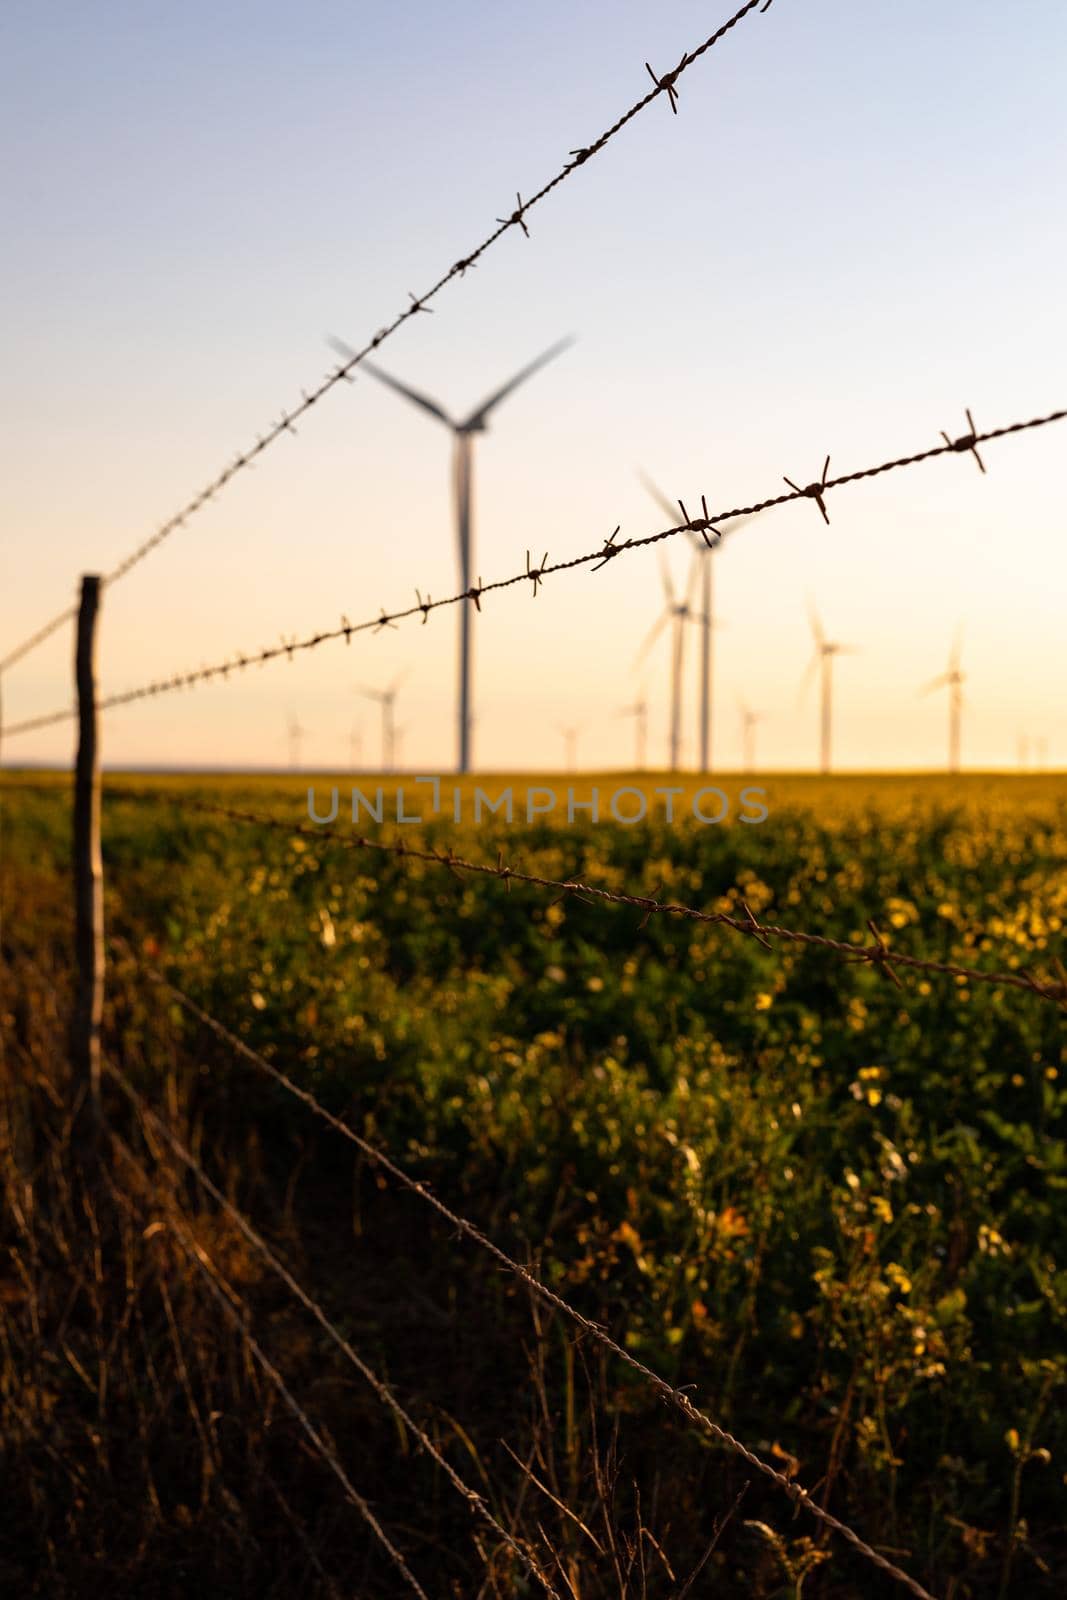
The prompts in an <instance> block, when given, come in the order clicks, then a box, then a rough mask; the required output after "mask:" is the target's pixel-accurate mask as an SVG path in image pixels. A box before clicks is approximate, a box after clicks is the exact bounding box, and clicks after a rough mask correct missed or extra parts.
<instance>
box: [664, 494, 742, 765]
mask: <svg viewBox="0 0 1067 1600" xmlns="http://www.w3.org/2000/svg"><path fill="white" fill-rule="evenodd" d="M637 476H638V477H639V478H640V479H641V482H642V483H643V484H644V486H645V488H646V489H647V490H648V492H649V494H650V495H651V496H652V498H653V500H655V502H656V504H657V505H658V506H659V508H660V510H661V511H662V512H663V513H664V514H665V515H666V516H668V517H670V519H671V523H672V524H674V523H676V522H677V521H678V516H679V512H680V511H681V504H680V502H675V503H674V504H672V503H671V501H670V500H669V499H668V498H667V496H666V495H665V494H664V493H663V491H662V489H660V488H658V486H657V485H656V484H655V483H653V481H652V479H651V478H649V477H647V476H646V474H645V473H643V472H639V473H638V474H637ZM753 515H754V513H753ZM751 521H752V517H751V516H748V517H733V518H731V519H730V521H729V523H723V525H722V536H723V538H725V537H726V535H727V534H729V533H736V531H737V529H738V528H741V527H743V526H744V524H745V523H746V522H751ZM690 538H691V539H692V541H693V560H694V561H695V562H698V563H699V564H700V568H701V588H700V612H701V634H700V770H701V772H710V771H711V718H712V653H713V648H714V641H713V639H712V629H713V628H714V627H715V622H714V618H713V613H712V565H711V557H712V555H713V554H714V552H715V550H716V549H717V548H718V541H716V542H715V543H714V544H708V543H707V541H706V540H705V538H704V536H703V534H700V533H691V534H690Z"/></svg>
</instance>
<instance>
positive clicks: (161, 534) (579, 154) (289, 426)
mask: <svg viewBox="0 0 1067 1600" xmlns="http://www.w3.org/2000/svg"><path fill="white" fill-rule="evenodd" d="M770 4H771V0H746V3H745V4H744V5H743V6H741V7H740V8H739V9H738V10H737V11H735V12H734V14H733V16H732V17H731V18H730V19H729V21H727V22H724V23H723V24H722V25H721V27H718V28H716V30H715V32H714V33H712V34H710V35H709V36H708V38H706V39H705V40H704V42H703V44H700V45H698V46H697V47H696V48H695V49H694V50H689V51H686V53H685V54H684V55H683V56H682V58H681V60H680V61H679V63H678V65H677V66H676V67H675V68H673V70H672V71H670V72H665V73H662V74H661V75H660V76H659V77H656V75H655V74H654V73H653V72H652V69H651V67H648V68H647V70H648V72H649V73H650V74H651V76H652V81H653V88H652V89H650V90H649V92H648V94H646V95H644V96H642V98H641V99H640V100H638V101H636V103H635V104H634V105H632V106H631V107H630V109H629V110H628V111H626V112H624V113H623V115H622V116H621V117H619V118H618V119H617V120H616V121H615V122H613V123H612V125H611V127H610V128H608V129H606V130H605V132H604V133H602V134H601V135H600V137H599V138H597V139H594V140H593V142H592V143H591V144H588V145H584V146H582V147H580V148H579V149H576V150H572V151H571V152H570V154H571V156H572V157H573V159H572V160H571V161H568V162H567V163H566V164H565V165H564V166H563V168H562V169H561V170H560V171H559V172H558V173H556V175H555V177H553V178H552V179H551V180H550V181H549V182H548V183H545V184H543V185H542V186H541V188H540V189H538V190H537V192H536V193H535V194H533V195H531V196H530V198H529V199H528V200H523V199H522V196H521V194H516V196H515V199H516V206H515V209H514V210H513V211H511V212H510V214H509V215H508V216H505V217H500V218H498V219H497V226H496V227H495V228H494V229H493V230H492V232H491V233H489V234H488V235H487V236H486V238H484V239H483V240H482V242H481V244H480V245H478V246H477V247H476V249H474V250H472V251H471V252H470V253H469V255H465V256H460V258H459V259H458V260H457V261H455V262H453V264H452V266H451V267H449V269H448V271H447V272H445V273H443V274H442V275H441V276H440V277H439V278H438V280H437V282H436V283H435V284H434V285H433V287H432V288H430V289H427V290H426V291H425V293H423V294H421V295H418V296H416V295H409V296H408V300H409V303H408V304H407V305H406V306H404V307H403V308H402V309H401V310H400V311H399V312H398V313H397V315H396V316H395V317H394V318H393V320H392V321H391V322H389V323H387V324H386V325H385V327H383V328H379V330H378V332H377V333H376V334H375V335H374V337H373V338H372V339H369V340H368V341H367V343H366V344H364V345H363V347H362V348H361V349H359V350H356V351H353V353H352V355H351V356H349V357H347V358H346V359H345V360H344V361H343V362H342V363H341V364H340V365H339V366H338V367H336V368H334V369H333V370H332V371H331V372H329V373H328V374H327V376H326V377H325V378H323V379H322V380H321V382H319V383H318V384H317V385H316V386H315V388H313V389H311V390H306V389H305V390H304V391H303V392H302V395H301V399H300V401H299V403H298V404H297V405H294V406H293V407H292V408H291V409H290V410H288V411H283V412H282V415H281V418H280V420H279V421H277V422H274V423H272V424H271V426H270V427H269V428H268V429H267V431H266V433H264V434H261V435H260V436H259V437H258V438H257V440H256V443H255V444H254V445H253V446H252V447H251V448H250V449H248V450H246V451H244V452H243V453H242V454H239V455H237V456H236V457H235V458H234V460H233V461H232V462H231V463H230V464H229V466H227V467H225V468H224V469H223V470H222V471H221V472H219V473H218V474H217V475H216V476H215V477H214V478H213V479H212V480H211V482H210V483H209V484H208V485H207V486H206V488H204V489H201V490H200V492H199V493H198V494H196V495H194V496H193V497H192V499H191V500H188V501H187V502H186V503H185V505H184V506H183V507H182V509H181V510H180V511H178V512H176V513H175V515H174V516H172V517H170V518H169V519H168V521H166V522H164V523H163V524H162V526H161V527H160V528H158V529H157V530H156V532H155V533H153V534H152V535H151V536H150V537H149V538H147V539H145V540H144V541H143V542H142V543H141V544H139V545H138V546H137V547H136V549H134V550H132V551H131V552H130V554H129V555H127V556H126V557H124V559H123V560H122V561H120V562H119V563H118V565H117V566H116V567H114V568H113V569H112V570H111V571H110V572H108V573H106V574H105V576H104V582H105V583H108V584H111V583H116V582H118V580H119V579H120V578H123V577H125V576H126V574H127V573H128V572H129V571H130V570H131V568H133V567H135V566H136V565H137V564H138V563H139V562H140V561H143V560H144V558H145V556H147V555H148V554H150V552H151V551H153V550H154V549H156V547H157V546H158V545H160V544H162V543H163V541H164V540H165V539H167V538H169V536H170V535H171V534H172V533H174V532H175V531H176V529H178V528H180V527H182V526H183V525H184V524H185V523H186V522H188V521H189V520H190V518H192V517H194V516H195V515H196V514H197V512H199V511H201V510H202V509H203V507H204V506H205V505H207V504H208V502H209V501H211V500H213V499H214V498H215V496H216V495H217V494H219V493H220V491H221V490H222V489H224V488H225V487H226V485H227V484H228V483H229V482H230V480H231V479H232V478H234V477H236V476H237V474H238V473H240V472H242V471H244V470H245V469H246V468H250V467H252V466H253V465H254V464H255V462H256V461H257V459H258V458H259V457H260V456H261V455H262V454H263V452H264V451H265V450H267V449H269V448H270V446H271V445H272V444H274V443H275V442H276V441H277V440H278V439H280V438H281V437H282V435H283V434H286V433H291V434H295V432H296V427H295V424H296V423H297V422H299V421H300V420H301V419H302V418H303V417H304V416H305V415H306V414H307V413H308V412H309V411H310V410H311V408H312V406H314V405H317V404H318V402H319V401H320V400H322V399H323V398H324V397H325V396H326V395H327V394H329V393H330V391H331V390H332V389H335V388H336V387H337V385H338V384H340V383H348V382H352V381H353V380H352V371H353V369H354V368H355V367H357V366H358V365H359V364H360V362H361V361H363V360H364V359H365V357H367V356H368V355H370V354H371V352H372V351H373V350H377V348H378V347H379V345H381V344H383V343H384V342H385V340H386V339H388V338H390V337H391V336H392V335H393V334H394V333H396V331H397V329H398V328H401V327H402V326H403V325H404V323H405V322H409V321H410V320H411V318H412V317H416V316H418V315H419V313H420V312H422V311H425V310H427V309H428V302H429V301H430V300H433V299H435V298H436V296H437V295H439V294H440V292H441V290H442V289H444V288H445V286H446V285H447V284H449V283H451V281H452V279H453V278H461V277H463V276H464V274H465V273H466V272H467V270H468V269H469V268H470V267H473V266H476V265H477V263H478V261H479V260H480V259H481V257H482V256H483V255H484V254H485V253H486V251H487V250H489V249H491V248H492V246H493V245H494V244H496V242H497V240H498V239H500V238H501V237H502V236H503V235H504V234H505V233H507V232H508V231H509V229H511V228H519V229H521V230H522V232H523V233H524V234H526V236H527V237H529V234H528V230H527V227H526V215H527V213H528V212H530V211H531V210H532V209H533V208H534V206H536V205H539V204H540V202H541V201H542V200H545V199H547V197H548V196H549V195H550V194H551V193H552V192H553V190H555V189H557V188H558V187H559V185H560V184H561V183H563V182H564V181H565V179H567V178H569V177H570V175H571V173H572V172H575V171H576V170H577V169H578V168H579V167H581V166H584V165H585V163H586V162H587V161H588V160H590V159H591V157H593V156H595V155H597V154H598V153H599V152H600V151H601V150H602V149H603V148H604V146H605V145H606V144H607V143H608V142H609V141H610V140H611V139H613V138H614V137H615V135H616V134H617V133H620V132H621V131H622V129H623V128H625V127H626V125H627V123H629V122H632V121H633V119H634V118H635V117H636V116H638V114H639V113H640V112H642V111H644V110H645V108H646V107H647V106H649V105H651V104H652V102H653V100H657V99H658V98H659V97H660V95H663V94H665V95H667V97H668V99H669V101H670V105H671V109H672V110H675V111H676V110H677V106H676V104H675V101H676V99H677V83H678V79H679V78H680V77H681V75H682V73H683V72H685V71H686V70H687V69H688V68H689V67H691V66H692V65H693V63H694V62H695V61H698V60H699V59H700V58H701V56H703V55H706V54H707V52H708V51H709V50H710V49H712V47H713V46H714V45H717V44H718V43H719V42H720V40H722V39H724V38H725V37H726V35H727V34H728V33H730V32H731V30H732V29H734V28H736V27H737V25H738V23H739V22H742V21H743V20H744V19H745V17H747V16H748V15H749V13H750V12H752V11H755V10H757V9H759V10H761V11H766V10H767V9H768V8H769V6H770ZM76 615H77V607H76V606H70V607H68V608H67V609H66V610H65V611H62V612H60V613H59V614H58V615H57V616H55V617H53V618H52V619H51V621H50V622H46V623H45V625H44V626H43V627H42V628H39V629H38V630H37V632H36V633H34V634H32V635H31V636H30V638H28V639H26V640H24V641H23V643H22V644H19V645H16V646H15V647H14V649H12V650H10V651H8V653H7V655H5V656H4V657H3V658H2V659H0V672H3V671H5V669H6V668H8V667H10V666H13V665H14V664H15V662H16V661H19V660H21V659H22V657H23V656H24V655H27V654H28V653H29V652H30V651H31V650H32V649H34V648H35V646H37V645H38V644H40V643H41V642H42V641H43V640H44V639H47V638H48V637H49V636H50V635H51V634H53V633H54V632H55V631H56V629H57V628H60V627H62V625H63V623H64V622H67V621H69V620H70V619H71V618H72V617H74V616H76Z"/></svg>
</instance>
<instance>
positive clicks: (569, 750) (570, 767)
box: [559, 727, 584, 772]
mask: <svg viewBox="0 0 1067 1600" xmlns="http://www.w3.org/2000/svg"><path fill="white" fill-rule="evenodd" d="M559 732H560V733H561V734H562V735H563V748H564V751H565V752H566V754H565V756H564V760H565V761H566V763H567V771H568V772H573V771H574V763H575V757H576V754H577V749H578V735H579V734H580V733H582V732H584V729H583V728H580V727H579V728H560V729H559Z"/></svg>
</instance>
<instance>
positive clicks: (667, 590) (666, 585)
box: [637, 552, 699, 772]
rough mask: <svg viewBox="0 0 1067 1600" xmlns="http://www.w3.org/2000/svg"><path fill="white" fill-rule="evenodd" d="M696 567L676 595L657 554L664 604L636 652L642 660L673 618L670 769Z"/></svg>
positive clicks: (676, 759)
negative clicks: (682, 594)
mask: <svg viewBox="0 0 1067 1600" xmlns="http://www.w3.org/2000/svg"><path fill="white" fill-rule="evenodd" d="M697 572H698V569H697V567H696V565H695V564H694V566H693V567H691V569H690V572H689V582H688V584H687V586H686V591H685V598H684V599H683V600H679V599H677V597H676V595H675V592H674V584H673V583H672V582H671V572H670V567H669V566H668V565H667V561H666V558H665V557H664V556H663V554H662V552H661V554H660V574H661V577H662V580H663V594H664V599H665V602H666V603H665V605H664V607H663V610H662V611H661V612H660V615H659V617H658V618H657V620H656V621H655V622H654V623H653V625H652V627H651V629H650V630H649V633H648V635H647V637H646V639H645V642H644V643H643V644H642V646H641V648H640V650H639V651H638V652H637V660H638V661H643V660H644V658H645V656H646V655H647V654H648V652H649V650H650V649H651V648H652V646H653V644H654V643H655V641H656V640H657V639H658V638H659V635H660V633H661V632H662V631H663V629H664V628H665V627H666V625H667V623H668V622H673V624H674V628H673V635H674V636H673V638H672V640H671V736H670V770H671V771H672V772H677V771H678V769H679V764H680V758H681V742H682V666H683V662H684V659H685V626H686V623H687V622H696V621H698V620H699V614H698V613H697V612H696V611H694V610H693V589H694V587H695V582H694V580H695V579H696V577H697Z"/></svg>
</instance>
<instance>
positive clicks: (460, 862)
mask: <svg viewBox="0 0 1067 1600" xmlns="http://www.w3.org/2000/svg"><path fill="white" fill-rule="evenodd" d="M182 804H183V806H187V807H188V808H190V809H191V810H194V811H201V812H204V813H206V814H208V815H214V816H219V817H225V818H226V819H227V820H229V821H231V822H242V823H247V824H251V825H254V826H256V827H265V828H273V829H276V830H278V831H280V832H283V833H287V834H290V835H292V834H294V833H295V834H300V835H302V836H304V837H308V838H312V839H316V840H318V841H320V842H322V843H326V844H331V845H339V846H340V847H341V848H342V849H348V850H374V851H379V852H381V853H383V854H386V855H391V856H396V857H399V858H400V859H401V860H404V859H410V860H413V861H425V862H430V863H432V864H433V865H435V866H439V867H446V868H448V869H449V871H451V872H452V873H454V874H456V875H457V876H459V875H462V874H463V873H465V872H466V873H477V874H478V875H480V876H482V877H487V878H499V879H500V880H501V881H502V882H503V883H504V884H505V885H508V884H511V883H525V884H530V885H532V886H534V887H536V888H540V889H554V890H556V891H557V892H558V893H559V894H560V895H561V896H564V895H575V896H576V897H577V898H578V899H585V900H587V901H588V900H596V901H601V902H606V903H608V904H611V905H620V906H632V907H633V908H634V909H635V910H637V911H643V912H644V919H643V921H642V924H641V926H642V927H643V926H644V924H645V922H647V921H648V920H649V919H650V918H651V917H654V916H666V917H680V918H683V919H685V920H687V921H690V922H702V923H711V924H713V925H714V926H717V927H723V928H731V929H732V930H733V931H734V932H735V933H741V934H745V935H746V936H747V937H749V938H751V939H755V940H757V942H759V943H761V944H764V945H765V946H766V947H767V948H768V949H770V944H769V941H770V940H771V939H777V940H780V941H781V942H783V943H788V944H803V945H810V946H812V947H814V948H817V949H820V950H828V951H830V952H831V953H832V954H834V955H838V956H841V957H842V958H844V959H845V960H846V961H848V962H855V963H858V964H863V965H866V966H873V967H875V968H877V969H879V970H880V971H882V972H884V973H886V974H887V975H888V976H889V977H890V979H891V980H892V981H894V982H895V981H896V979H895V975H894V973H893V968H894V967H904V968H907V969H909V970H911V971H915V972H929V973H934V974H938V975H941V976H944V977H950V978H964V979H966V980H968V981H969V982H972V983H981V984H988V985H990V986H992V987H994V988H1003V987H1008V988H1012V989H1022V990H1024V991H1025V992H1026V993H1027V994H1033V995H1037V996H1038V997H1039V998H1040V999H1042V1000H1049V1001H1051V1002H1052V1003H1053V1004H1054V1005H1058V1006H1065V1005H1067V971H1064V969H1063V967H1062V965H1060V969H1059V970H1060V974H1061V977H1060V981H1059V982H1056V981H1053V980H1051V979H1041V978H1037V977H1035V976H1034V974H1033V973H1031V972H1029V971H1028V970H1026V969H1025V968H1021V969H1017V970H1014V971H1010V972H1002V971H995V972H990V971H984V970H982V969H981V968H976V967H966V966H962V965H960V964H959V963H957V962H952V961H938V960H935V959H934V958H932V957H927V956H912V955H906V954H904V952H902V951H896V950H892V949H890V948H889V946H888V945H887V944H886V942H885V940H884V938H883V937H882V934H881V933H880V932H879V930H878V927H877V925H876V923H875V921H874V919H873V918H872V919H869V920H868V922H867V927H868V928H869V930H870V932H871V936H872V940H873V942H872V943H871V944H855V943H853V942H851V941H849V940H845V939H831V938H829V937H828V936H827V935H825V934H821V933H808V932H806V931H805V930H803V929H800V928H787V927H783V926H782V925H781V924H780V923H776V922H761V921H759V919H758V918H757V917H756V916H755V915H754V913H753V912H752V910H751V909H750V907H749V906H748V905H747V904H744V903H743V909H744V913H745V914H744V916H743V917H735V916H731V914H730V913H729V912H727V911H701V910H700V909H698V907H696V906H690V905H685V904H683V903H680V902H678V901H674V900H658V899H657V898H656V897H655V895H643V894H633V893H626V892H624V891H622V890H617V889H605V888H602V887H601V886H600V885H599V884H595V883H587V882H586V881H585V880H584V879H582V878H566V879H563V878H548V877H544V876H542V875H541V874H540V873H536V872H524V871H522V870H521V869H520V868H518V867H512V866H509V865H508V863H507V862H505V861H504V859H503V855H502V854H501V856H500V857H499V858H498V859H497V861H496V863H495V864H493V863H491V862H488V861H469V860H467V859H466V858H465V857H463V856H457V855H456V854H455V852H454V851H452V850H451V849H449V850H434V849H429V848H422V847H419V846H417V845H411V844H408V843H407V841H406V840H404V839H397V840H386V839H372V838H370V837H369V836H368V835H366V834H347V833H338V832H337V831H336V830H335V829H332V828H330V827H327V826H326V825H324V824H320V823H306V822H296V823H294V822H286V821H285V820H284V819H283V818H281V817H270V816H265V815H263V814H262V813H260V812H255V811H243V810H240V809H239V808H237V807H233V806H222V805H215V804H212V803H211V802H209V801H206V800H196V799H190V800H183V802H182Z"/></svg>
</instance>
